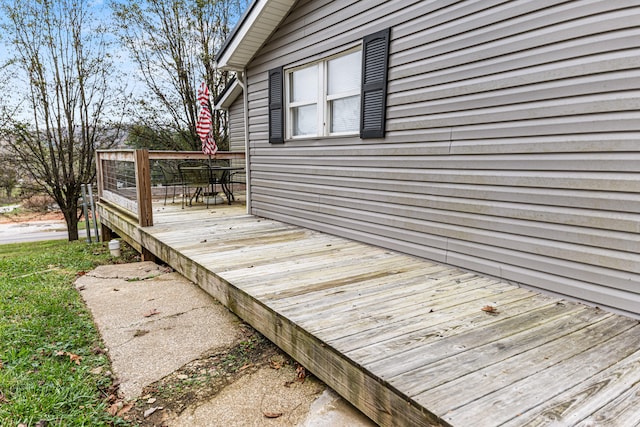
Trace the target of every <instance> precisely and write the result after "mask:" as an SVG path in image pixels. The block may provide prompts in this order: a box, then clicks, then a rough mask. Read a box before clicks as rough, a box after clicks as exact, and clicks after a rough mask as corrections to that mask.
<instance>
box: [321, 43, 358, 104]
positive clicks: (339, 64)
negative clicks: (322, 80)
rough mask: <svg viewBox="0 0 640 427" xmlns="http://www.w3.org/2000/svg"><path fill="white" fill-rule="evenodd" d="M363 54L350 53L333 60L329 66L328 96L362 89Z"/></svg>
mask: <svg viewBox="0 0 640 427" xmlns="http://www.w3.org/2000/svg"><path fill="white" fill-rule="evenodd" d="M361 58H362V53H361V52H360V51H358V52H353V53H350V54H349V55H345V56H341V57H339V58H335V59H332V60H331V61H329V62H328V64H329V78H328V80H329V88H328V95H333V94H337V93H341V92H347V91H351V90H359V89H360V79H361V74H362V65H361V61H362V59H361Z"/></svg>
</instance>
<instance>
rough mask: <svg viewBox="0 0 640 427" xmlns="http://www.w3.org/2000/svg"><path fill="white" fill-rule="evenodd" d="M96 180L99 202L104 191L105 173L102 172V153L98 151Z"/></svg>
mask: <svg viewBox="0 0 640 427" xmlns="http://www.w3.org/2000/svg"><path fill="white" fill-rule="evenodd" d="M96 179H97V181H98V201H99V200H100V198H101V197H102V192H103V190H104V172H103V170H102V156H101V153H100V151H96Z"/></svg>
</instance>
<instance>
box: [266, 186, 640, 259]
mask: <svg viewBox="0 0 640 427" xmlns="http://www.w3.org/2000/svg"><path fill="white" fill-rule="evenodd" d="M256 186H257V187H260V182H259V181H258V182H256ZM290 187H292V188H290V189H289V188H287V189H286V190H284V189H280V188H274V186H270V187H261V188H259V190H260V194H261V195H264V196H270V197H273V198H276V199H294V200H299V201H305V202H309V203H317V204H318V205H320V206H340V207H343V208H348V207H351V206H353V204H354V200H357V203H358V209H361V210H366V211H371V212H380V213H384V214H388V215H396V216H398V217H402V218H409V219H417V220H428V221H430V222H436V223H441V224H447V225H454V226H461V227H470V228H475V229H482V230H488V231H495V232H505V233H510V234H518V235H525V236H537V237H539V238H543V239H547V240H549V241H554V240H557V241H566V242H569V243H576V244H580V245H584V246H593V247H598V248H604V249H613V250H619V251H626V252H636V251H637V250H638V249H639V245H640V243H639V242H638V239H637V228H638V225H637V222H638V219H640V215H636V216H635V218H634V220H635V221H630V224H628V225H629V228H630V229H631V230H628V231H627V232H619V231H612V230H611V229H608V228H606V227H603V224H606V223H610V222H611V220H612V218H611V215H610V214H607V213H606V212H584V211H578V210H576V211H575V212H571V211H569V212H567V211H566V210H560V209H555V211H548V210H547V209H544V207H538V206H535V205H521V204H509V203H496V202H493V203H490V202H484V203H482V202H481V201H477V200H473V199H456V198H442V197H429V196H427V197H423V198H421V199H419V200H416V199H418V198H419V197H418V196H413V197H410V196H404V195H399V196H398V197H396V198H393V197H392V196H391V195H388V194H385V193H384V192H379V191H362V190H353V189H344V190H342V191H334V192H331V193H330V194H324V193H321V192H319V191H320V190H321V189H322V188H321V187H320V188H318V187H314V186H308V185H291V186H290ZM305 190H306V191H305ZM314 190H315V191H314ZM393 201H397V202H399V203H402V202H407V203H405V204H402V205H400V207H398V205H393V204H391V203H390V202H393ZM409 202H413V203H411V204H409ZM585 218H586V220H585ZM590 222H591V224H590ZM634 222H635V224H634ZM590 226H591V227H593V228H589V227H590ZM442 231H443V232H444V230H442ZM622 231H625V230H622Z"/></svg>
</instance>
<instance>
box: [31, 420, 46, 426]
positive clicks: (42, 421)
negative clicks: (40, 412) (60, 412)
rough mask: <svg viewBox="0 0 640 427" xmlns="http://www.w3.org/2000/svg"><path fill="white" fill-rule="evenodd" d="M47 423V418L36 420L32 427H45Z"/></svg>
mask: <svg viewBox="0 0 640 427" xmlns="http://www.w3.org/2000/svg"><path fill="white" fill-rule="evenodd" d="M48 425H49V421H47V420H40V421H38V422H37V423H36V424H35V426H34V427H47V426H48Z"/></svg>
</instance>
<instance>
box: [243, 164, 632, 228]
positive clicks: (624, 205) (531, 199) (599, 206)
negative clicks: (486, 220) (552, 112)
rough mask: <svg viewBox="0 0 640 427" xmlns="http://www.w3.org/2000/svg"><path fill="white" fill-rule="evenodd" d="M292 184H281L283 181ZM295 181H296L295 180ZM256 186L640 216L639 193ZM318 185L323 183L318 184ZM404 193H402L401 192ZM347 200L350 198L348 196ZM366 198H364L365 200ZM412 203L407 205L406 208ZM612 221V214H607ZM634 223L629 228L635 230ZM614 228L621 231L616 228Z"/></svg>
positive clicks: (268, 178) (369, 182) (360, 182)
mask: <svg viewBox="0 0 640 427" xmlns="http://www.w3.org/2000/svg"><path fill="white" fill-rule="evenodd" d="M287 178H289V179H291V180H292V181H291V182H289V181H281V180H282V179H287ZM294 178H295V180H294ZM255 181H256V185H258V186H263V187H270V188H280V189H287V188H296V187H295V186H296V185H312V186H313V188H317V193H320V194H336V195H341V194H347V192H349V193H348V194H349V196H348V197H352V198H357V197H358V196H359V194H360V191H364V192H365V193H369V192H372V191H377V192H379V196H378V197H379V198H380V199H383V200H387V201H388V202H389V203H394V201H395V200H396V197H412V198H413V199H416V198H418V199H419V198H420V197H425V198H429V197H432V196H435V197H444V198H456V197H457V198H460V199H473V200H480V201H489V202H511V203H524V204H531V205H542V206H543V207H545V206H551V207H557V208H562V207H568V208H583V209H590V210H597V211H604V212H630V213H636V214H637V213H639V212H640V194H639V193H616V194H611V193H608V192H593V191H575V190H566V189H546V188H522V187H520V188H514V187H498V186H480V185H458V184H448V183H444V184H442V183H430V184H429V185H428V186H424V185H422V183H417V182H402V181H380V180H376V179H355V180H353V179H352V180H349V181H348V182H345V181H344V180H343V179H341V178H338V177H325V178H323V179H322V180H321V181H319V180H318V178H317V177H315V176H312V175H296V176H295V177H287V176H282V175H280V174H273V173H263V172H255ZM318 182H321V183H320V184H318ZM399 189H402V193H400V192H399ZM345 197H347V196H345ZM361 197H362V196H360V198H361ZM406 203H408V202H406V201H405V202H404V204H406ZM603 215H605V217H607V218H612V216H611V215H609V214H606V213H605V214H603ZM633 221H634V220H633V219H631V220H630V222H629V224H628V225H629V226H630V227H631V229H633ZM611 226H612V225H609V227H611ZM613 227H618V228H619V226H618V225H615V226H613Z"/></svg>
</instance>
